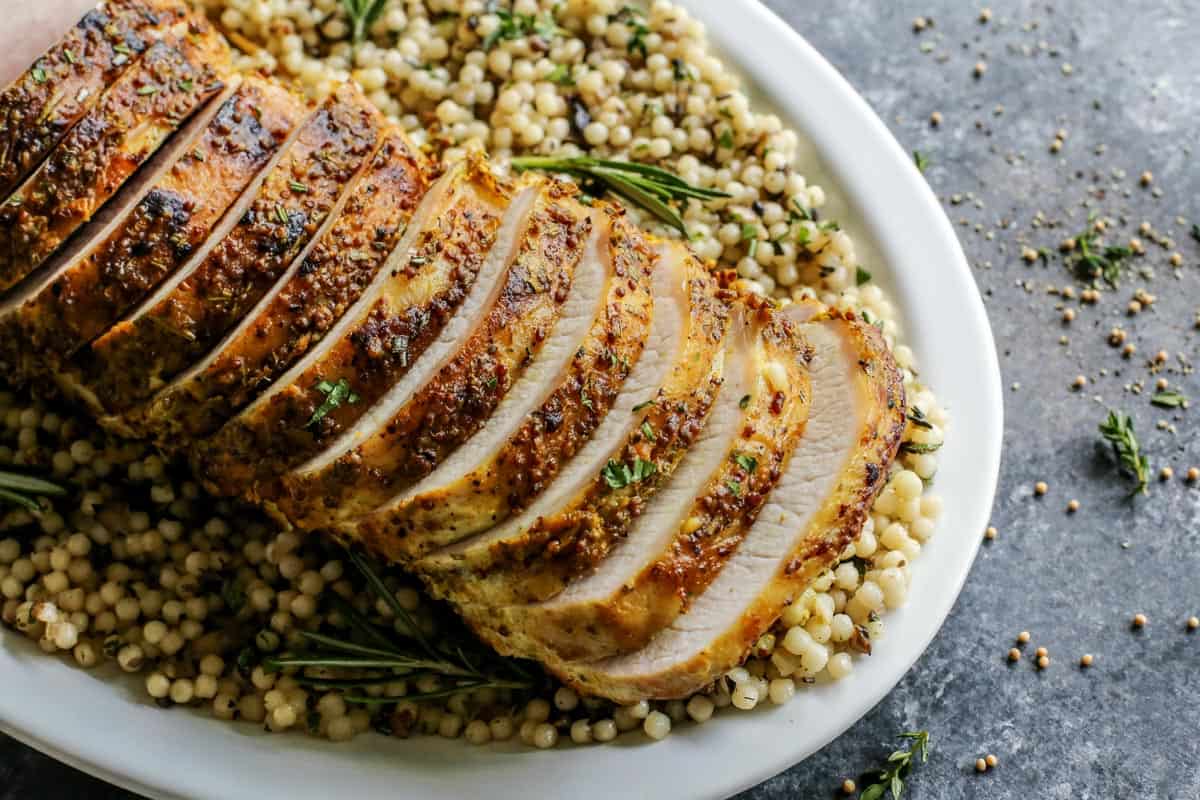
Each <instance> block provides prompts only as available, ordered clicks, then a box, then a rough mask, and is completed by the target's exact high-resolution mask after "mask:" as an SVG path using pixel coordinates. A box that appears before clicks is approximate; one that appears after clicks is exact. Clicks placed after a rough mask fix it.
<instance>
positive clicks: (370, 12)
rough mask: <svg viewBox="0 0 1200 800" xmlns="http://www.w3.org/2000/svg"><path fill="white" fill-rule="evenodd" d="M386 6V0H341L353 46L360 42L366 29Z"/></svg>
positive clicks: (365, 33)
mask: <svg viewBox="0 0 1200 800" xmlns="http://www.w3.org/2000/svg"><path fill="white" fill-rule="evenodd" d="M386 6H387V0H342V7H343V8H344V9H346V16H348V17H349V18H350V41H351V42H353V44H354V46H355V47H358V46H359V45H360V44H362V42H363V39H365V38H366V36H367V31H369V30H370V29H371V26H372V25H374V24H375V20H377V19H379V15H380V14H382V13H383V9H384V8H385V7H386Z"/></svg>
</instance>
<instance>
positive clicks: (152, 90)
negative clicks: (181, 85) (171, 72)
mask: <svg viewBox="0 0 1200 800" xmlns="http://www.w3.org/2000/svg"><path fill="white" fill-rule="evenodd" d="M137 93H138V94H139V95H141V96H142V97H148V96H149V95H152V94H158V87H157V86H143V87H141V88H140V89H138V90H137Z"/></svg>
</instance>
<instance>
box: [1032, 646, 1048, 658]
mask: <svg viewBox="0 0 1200 800" xmlns="http://www.w3.org/2000/svg"><path fill="white" fill-rule="evenodd" d="M1033 654H1034V655H1035V656H1037V657H1038V658H1045V657H1046V656H1048V655H1050V651H1049V650H1047V649H1046V648H1044V647H1039V648H1038V649H1037V650H1035V651H1034V652H1033Z"/></svg>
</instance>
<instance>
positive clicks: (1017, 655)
mask: <svg viewBox="0 0 1200 800" xmlns="http://www.w3.org/2000/svg"><path fill="white" fill-rule="evenodd" d="M1008 660H1009V661H1014V662H1015V661H1020V660H1021V651H1020V650H1018V649H1017V648H1015V647H1014V648H1012V649H1010V650H1009V651H1008Z"/></svg>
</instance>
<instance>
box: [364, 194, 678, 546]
mask: <svg viewBox="0 0 1200 800" xmlns="http://www.w3.org/2000/svg"><path fill="white" fill-rule="evenodd" d="M593 217H594V219H595V220H596V221H597V222H598V223H599V224H597V225H596V227H595V228H594V229H593V231H592V237H591V240H590V242H589V246H588V248H587V249H586V251H585V254H584V259H583V262H582V263H581V264H580V265H579V267H577V268H576V270H575V280H574V282H573V283H572V285H571V293H570V296H569V297H568V298H567V302H566V304H565V305H564V306H563V312H562V319H561V320H560V322H559V323H558V325H557V326H556V327H555V329H554V333H553V338H552V339H551V340H550V341H549V342H548V343H547V344H546V345H544V346H543V347H542V349H541V351H540V352H539V354H538V356H537V359H536V360H535V361H534V363H532V364H531V365H530V366H529V367H528V368H527V369H526V370H525V373H524V374H523V375H522V377H521V378H520V380H518V381H517V383H516V384H515V385H514V386H513V387H512V389H511V390H509V392H508V394H507V395H506V396H505V399H504V400H503V401H502V402H501V403H500V405H499V406H498V407H497V409H496V411H495V413H494V414H493V415H492V417H491V419H490V420H488V422H487V424H486V425H485V426H484V428H483V429H482V430H481V431H480V432H479V433H478V434H476V435H475V436H474V437H472V438H471V439H469V440H468V441H467V442H466V444H464V445H463V446H462V447H460V448H459V449H458V450H456V451H454V452H453V453H452V454H451V455H450V456H449V457H448V458H447V459H446V460H445V461H443V462H442V463H441V464H440V465H439V466H438V467H437V469H435V470H434V471H433V472H432V473H430V474H429V475H427V476H426V477H425V478H423V479H421V480H420V481H419V482H417V483H416V484H415V485H414V486H412V487H411V488H409V489H407V490H406V491H404V492H402V493H401V494H400V495H399V496H397V497H394V498H392V499H391V500H389V501H388V502H387V503H385V504H384V505H383V506H382V507H380V508H379V509H377V510H375V511H372V512H371V513H370V514H368V515H366V516H364V517H361V518H359V519H355V520H350V521H348V522H346V523H344V525H343V526H342V527H343V529H344V530H346V531H347V533H348V534H349V535H351V536H353V537H357V538H359V539H360V540H362V541H364V542H366V543H368V546H370V547H372V548H373V549H375V550H377V551H379V552H382V553H386V554H387V555H388V557H389V558H391V559H393V560H403V561H407V560H411V559H412V558H414V557H418V556H420V555H423V554H425V553H426V552H428V551H429V550H431V549H433V548H436V547H440V546H444V545H446V544H450V543H452V542H455V541H458V540H460V539H462V538H464V537H466V536H470V535H471V534H474V533H478V532H479V531H482V530H484V529H486V528H488V527H490V526H492V525H494V524H497V523H499V522H501V521H503V520H504V519H507V518H508V517H509V516H510V515H511V514H512V513H515V511H519V510H520V509H521V508H523V507H524V506H526V505H528V503H529V502H530V501H531V500H532V499H533V498H534V497H536V496H537V495H538V494H539V493H540V492H541V491H542V490H543V489H544V488H545V487H546V486H547V485H549V483H550V482H551V481H552V480H553V479H554V477H555V475H557V473H558V471H559V470H560V469H561V468H562V466H563V465H565V464H566V463H567V462H568V461H569V460H570V458H571V457H572V456H573V455H574V454H575V452H576V451H578V449H579V448H580V447H582V446H583V445H584V444H585V443H586V442H587V440H588V438H589V437H590V436H591V434H592V433H593V432H594V431H595V429H596V427H597V426H599V424H600V423H601V422H602V421H603V419H604V416H605V414H606V413H607V412H608V410H609V408H610V407H611V405H612V403H613V401H615V400H616V398H617V396H618V394H619V392H620V389H621V386H622V385H623V384H624V381H625V379H626V378H627V377H628V375H629V372H630V371H631V370H632V369H633V365H634V364H636V363H637V361H638V359H639V357H640V356H641V353H642V349H643V347H644V346H645V342H646V337H647V336H648V335H649V331H650V323H651V318H652V314H653V297H652V295H651V291H650V283H651V269H652V266H653V264H654V255H653V252H652V250H651V249H650V247H649V246H648V244H647V243H646V241H645V238H644V237H643V236H642V235H641V234H640V232H639V231H638V230H637V229H636V228H635V227H633V225H632V224H631V223H630V222H629V221H628V220H627V219H625V218H624V216H623V213H622V212H621V211H620V210H619V209H618V208H617V207H615V206H610V205H607V204H606V205H603V206H601V207H599V208H598V209H597V211H596V212H595V213H594V215H593Z"/></svg>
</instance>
